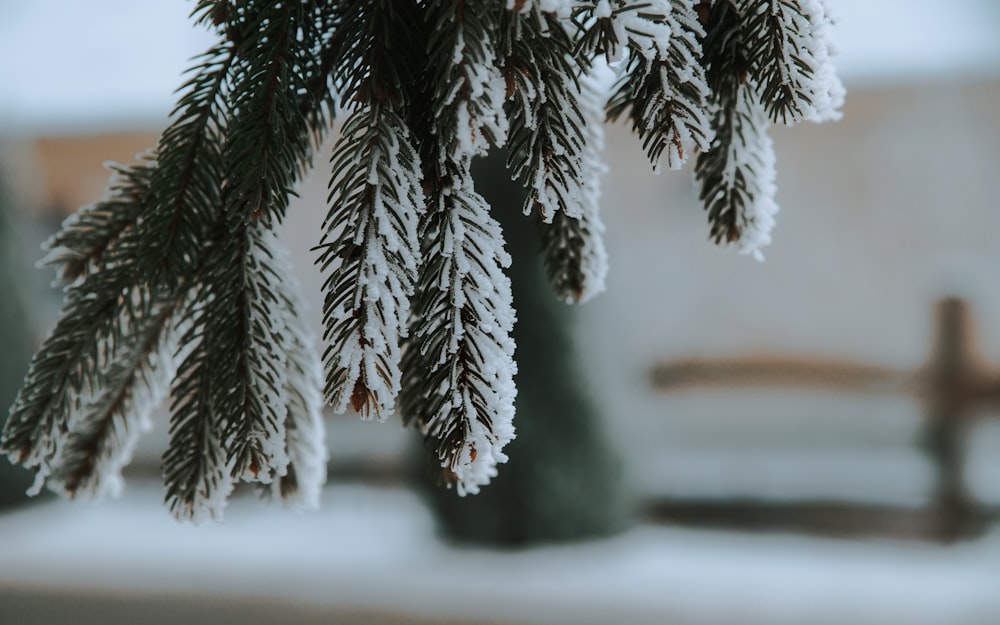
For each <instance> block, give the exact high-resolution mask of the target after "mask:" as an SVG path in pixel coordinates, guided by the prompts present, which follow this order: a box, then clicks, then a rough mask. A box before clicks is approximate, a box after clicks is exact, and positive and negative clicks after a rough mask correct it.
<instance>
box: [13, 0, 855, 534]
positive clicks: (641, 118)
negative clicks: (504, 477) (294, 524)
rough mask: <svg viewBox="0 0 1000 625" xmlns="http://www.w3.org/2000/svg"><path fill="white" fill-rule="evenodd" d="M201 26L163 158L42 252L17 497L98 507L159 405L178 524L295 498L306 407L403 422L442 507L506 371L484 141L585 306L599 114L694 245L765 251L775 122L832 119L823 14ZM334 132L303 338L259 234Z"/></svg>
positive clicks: (275, 219)
mask: <svg viewBox="0 0 1000 625" xmlns="http://www.w3.org/2000/svg"><path fill="white" fill-rule="evenodd" d="M193 18H194V20H195V22H196V23H197V24H198V25H200V26H202V27H206V28H210V29H212V30H213V31H214V32H215V33H216V34H217V35H218V40H217V43H216V44H215V45H214V46H212V47H211V48H210V49H209V50H208V51H206V52H205V54H204V55H202V56H201V57H198V59H197V62H196V65H195V66H194V67H193V68H192V69H191V72H190V74H189V78H188V80H187V82H186V83H185V84H184V85H183V86H182V88H181V90H180V98H179V100H178V103H177V106H176V108H175V109H174V111H173V114H172V116H171V120H170V125H169V126H168V128H167V129H166V130H165V131H164V133H163V135H162V136H161V138H160V140H159V142H158V144H157V145H156V146H155V147H154V148H153V149H152V150H151V151H150V153H149V155H148V157H147V158H146V159H144V160H142V161H140V162H138V163H136V164H133V165H128V166H120V167H118V168H116V171H115V175H114V178H113V181H112V184H111V186H110V191H109V193H108V195H107V197H106V198H105V199H103V200H101V201H99V202H97V203H96V204H94V205H91V206H88V207H85V208H83V209H81V210H80V211H79V213H78V214H77V215H75V216H74V217H72V218H71V219H69V220H68V221H67V222H66V224H65V225H64V227H63V229H62V231H61V232H59V233H58V234H56V235H55V236H54V237H53V238H52V239H51V240H50V241H49V243H48V249H49V254H48V256H47V261H48V263H49V264H51V265H52V266H54V267H55V268H56V270H57V272H58V276H59V279H60V280H61V281H62V282H63V284H65V303H64V305H63V309H62V314H61V317H60V320H59V322H58V324H57V325H56V327H55V329H54V330H53V331H52V333H51V335H50V336H49V337H48V338H47V339H46V340H45V342H44V343H43V344H42V346H41V348H40V349H39V351H38V352H37V353H36V354H35V357H34V359H33V361H32V364H31V366H30V370H29V372H28V375H27V377H26V379H25V382H24V385H23V387H22V388H21V391H20V393H19V395H18V397H17V399H16V401H15V403H14V405H13V407H12V408H11V413H10V417H9V419H8V421H7V424H6V426H5V428H4V430H3V438H2V451H3V452H4V453H6V454H7V455H8V456H9V457H10V458H11V459H12V460H14V461H16V462H19V463H22V464H23V465H25V466H27V467H29V468H31V469H33V470H34V471H35V473H36V476H37V479H36V484H35V488H36V490H37V489H38V488H40V487H41V486H42V485H44V484H48V485H49V487H51V488H52V489H54V490H56V491H59V492H62V493H64V494H66V495H68V496H71V497H76V496H81V497H82V496H95V495H102V494H104V493H114V492H115V491H116V490H117V488H118V486H119V483H120V471H121V468H122V466H123V465H124V464H125V463H126V462H127V461H128V459H129V458H130V457H131V454H132V449H133V446H134V444H135V441H136V438H137V436H138V434H139V433H140V432H141V431H142V430H143V429H144V428H145V427H147V425H148V420H149V414H150V412H151V410H152V408H153V407H154V406H155V405H156V404H157V403H158V402H160V401H162V400H163V399H164V397H165V396H166V395H167V390H168V389H169V390H170V391H171V392H170V396H171V398H172V399H171V417H170V426H169V431H170V442H169V446H168V449H167V450H166V453H165V454H164V456H163V472H164V478H165V481H166V488H167V505H168V506H169V508H170V510H171V511H172V512H173V514H174V515H176V516H177V517H179V518H193V519H199V518H203V517H219V516H220V515H221V513H222V510H223V508H224V506H225V503H226V498H227V496H228V494H229V493H230V492H231V490H232V488H233V486H234V484H235V483H236V482H238V481H246V482H252V483H256V484H258V485H259V486H260V488H261V489H263V490H265V491H267V492H271V493H274V494H275V495H276V496H279V497H281V498H284V499H286V500H288V501H290V502H293V503H296V502H297V503H299V504H302V505H306V506H310V505H315V503H316V501H317V498H318V493H319V487H320V485H321V484H322V482H323V480H324V478H325V459H326V455H325V450H324V448H323V444H322V422H321V420H320V413H321V408H322V403H323V398H325V399H326V401H327V402H328V403H330V404H331V405H332V406H333V408H334V409H335V410H337V411H346V410H347V409H348V408H350V409H353V410H355V411H357V412H359V413H361V415H362V416H364V417H366V418H377V419H380V420H381V419H385V418H387V417H388V416H389V415H391V414H392V413H393V412H394V410H397V409H398V410H399V412H400V414H401V417H402V419H403V421H404V422H406V423H409V424H413V425H414V426H415V427H417V428H419V429H420V430H421V431H422V432H423V433H424V435H425V437H426V438H427V439H428V443H429V444H428V446H427V448H428V449H429V450H430V453H432V454H434V458H435V462H437V463H438V464H439V465H440V467H441V473H442V476H443V478H444V481H446V482H448V483H449V484H453V485H454V486H455V487H456V489H457V491H458V492H459V493H475V492H477V491H478V490H479V489H480V487H482V486H483V485H485V484H487V483H488V482H489V480H490V478H491V477H492V476H493V475H495V474H496V470H497V465H498V464H500V463H503V462H504V461H505V460H506V456H505V455H504V452H503V449H504V446H505V445H506V443H508V442H509V441H510V440H511V439H512V438H513V437H514V424H513V417H514V397H515V388H514V384H513V374H514V372H515V368H516V365H515V363H514V343H513V341H512V339H511V331H512V328H513V325H514V321H515V311H514V309H513V306H512V304H511V288H510V282H509V279H508V278H507V276H506V275H505V268H506V267H507V266H508V265H509V263H510V258H509V256H508V254H507V252H506V251H505V249H504V241H503V238H502V234H501V230H500V228H499V227H498V225H497V223H496V222H495V220H494V219H493V217H492V216H491V215H490V211H489V206H488V205H487V203H486V201H485V200H484V199H483V197H482V196H481V195H479V193H477V191H476V189H475V187H474V185H473V181H472V176H471V164H472V162H473V160H474V159H475V158H477V157H479V156H481V155H483V154H485V153H486V152H487V150H489V149H490V148H491V147H496V148H504V149H505V150H506V154H507V163H508V166H509V168H510V170H511V172H512V173H513V176H514V178H515V179H516V180H517V181H518V182H519V183H520V184H522V185H523V186H524V188H525V189H526V200H525V202H524V205H523V212H524V213H525V215H526V218H529V219H533V220H536V221H538V222H539V223H540V225H541V228H540V230H541V233H542V234H541V237H540V239H541V249H542V254H543V261H544V266H545V268H546V273H547V275H548V277H549V280H550V282H551V284H552V287H553V290H554V292H555V295H556V297H558V298H559V299H561V300H565V301H567V302H581V301H584V300H586V299H588V298H590V297H592V296H594V295H595V294H596V293H598V292H600V291H601V290H602V289H603V288H604V276H605V273H606V258H605V252H604V247H603V245H602V243H601V239H600V237H601V232H602V230H603V226H602V223H601V219H600V216H599V215H598V190H599V184H598V180H599V176H600V174H601V172H602V171H603V165H602V163H601V160H600V154H599V147H600V145H601V142H602V136H601V123H602V118H603V117H605V116H607V117H609V118H611V119H621V118H624V119H626V120H627V121H628V123H629V124H630V125H631V126H632V128H633V129H634V131H635V133H636V134H637V135H638V137H639V139H640V140H641V142H642V146H643V148H644V149H645V151H646V153H647V154H648V156H649V159H650V161H651V163H652V165H653V167H654V168H659V167H660V166H661V165H662V164H664V163H665V164H666V165H667V167H668V168H672V169H676V168H679V167H681V166H682V164H683V163H684V162H686V161H687V160H689V159H693V160H694V161H695V167H694V170H695V178H696V180H697V183H698V185H699V187H700V195H701V199H702V200H703V201H704V204H705V208H706V210H707V214H708V220H709V225H710V229H709V233H710V237H711V238H712V239H713V240H714V241H716V242H718V243H723V244H726V245H731V246H733V247H734V248H735V249H737V250H739V251H740V252H743V253H748V254H752V255H755V256H759V254H760V249H761V248H762V247H763V246H765V245H766V244H767V243H768V241H769V240H770V230H771V226H772V225H773V222H774V214H775V212H776V211H777V206H776V204H775V202H774V192H775V185H774V155H773V151H772V146H771V141H770V139H769V138H768V136H767V129H768V125H769V124H770V123H773V122H780V123H785V124H792V123H795V122H798V121H802V120H813V121H821V120H825V119H831V118H834V117H836V116H837V114H838V113H837V109H838V107H839V105H840V103H841V101H842V99H843V89H842V87H841V85H840V83H839V81H838V80H837V78H836V75H835V73H834V70H833V67H832V66H831V44H830V42H829V40H828V37H827V35H828V31H829V27H830V18H829V16H828V14H827V12H826V9H825V7H824V4H823V2H822V0H714V1H709V0H702V1H696V0H506V1H505V0H289V1H285V0H282V1H280V2H275V1H273V0H267V1H264V0H241V1H235V0H199V1H198V2H197V3H196V7H195V9H194V12H193ZM609 68H610V72H613V73H615V74H616V75H617V78H616V80H615V81H614V82H613V84H612V85H611V86H610V89H607V88H605V87H603V86H602V85H603V84H604V82H605V81H601V80H595V75H604V74H608V73H609ZM335 121H336V122H340V123H342V124H343V125H342V130H341V133H340V136H339V137H338V139H337V142H336V145H335V148H334V155H333V159H332V163H331V165H330V167H329V172H330V173H329V177H330V196H329V206H328V207H327V217H326V220H325V224H324V232H323V233H322V234H321V235H320V237H319V240H318V241H317V242H316V243H317V248H316V249H317V262H318V263H319V264H320V266H321V267H322V270H323V273H324V275H325V277H326V279H325V282H324V285H323V296H324V303H323V329H322V336H321V339H320V340H318V341H317V340H315V339H313V338H312V336H311V334H312V333H311V332H310V329H308V328H305V327H303V324H302V321H301V320H300V317H299V315H298V309H299V308H300V303H299V295H298V294H297V292H296V291H295V287H294V284H293V282H292V280H290V279H289V268H288V266H287V263H286V261H285V260H284V253H283V252H282V250H281V249H280V248H279V246H278V243H277V241H276V238H275V235H274V230H275V228H276V226H278V225H279V224H280V223H281V221H282V219H283V218H284V216H285V212H286V210H287V208H288V205H289V200H290V198H291V196H292V195H293V193H294V189H295V186H296V184H297V183H298V181H299V179H300V178H301V176H302V175H303V173H304V172H306V171H307V170H310V169H311V168H312V165H313V163H312V160H313V157H314V154H315V150H316V146H317V145H318V144H319V142H320V141H321V139H322V138H323V137H324V136H325V135H326V133H327V132H328V131H329V130H330V129H331V128H332V127H333V124H334V122H335ZM317 347H318V349H317ZM317 353H321V354H322V356H321V357H317V355H316V354H317Z"/></svg>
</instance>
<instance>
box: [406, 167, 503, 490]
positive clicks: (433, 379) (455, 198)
mask: <svg viewBox="0 0 1000 625" xmlns="http://www.w3.org/2000/svg"><path fill="white" fill-rule="evenodd" d="M444 174H445V175H446V176H447V177H444V178H442V179H441V180H440V181H439V186H438V187H437V188H436V189H435V194H434V196H433V198H432V201H431V205H430V207H429V209H428V213H427V215H426V218H425V221H424V223H423V225H422V229H421V240H422V241H423V242H424V244H423V254H424V259H425V260H424V264H423V267H422V268H421V274H420V284H419V287H418V290H417V293H418V294H419V295H418V297H417V298H416V299H415V303H414V310H413V314H412V321H411V335H412V336H411V337H410V339H409V342H408V343H407V347H406V351H405V354H404V357H403V371H404V374H405V379H404V385H403V392H402V394H401V395H400V399H401V407H402V410H403V418H404V422H406V423H414V424H416V425H417V426H418V427H419V428H420V430H421V431H422V432H423V433H424V435H425V437H426V438H427V439H428V442H429V443H431V444H432V445H433V446H434V453H435V454H436V456H437V459H438V461H439V462H440V465H441V468H442V476H443V479H444V481H445V482H447V483H449V484H451V483H454V484H456V487H457V490H458V493H459V494H460V495H464V494H466V493H476V492H478V491H479V487H480V486H482V485H484V484H486V483H488V482H489V480H490V478H491V477H492V476H494V475H495V474H496V465H497V464H499V463H502V462H505V461H506V460H507V456H506V455H504V453H503V451H502V450H503V447H504V446H505V445H506V444H507V443H508V442H509V441H510V440H511V439H513V437H514V427H513V424H512V419H513V416H514V396H515V395H516V390H515V388H514V381H513V375H514V373H515V371H516V370H517V365H516V364H515V363H514V361H513V353H514V342H513V340H512V339H511V337H510V333H511V330H512V328H513V325H514V310H513V307H512V301H511V291H510V280H509V279H508V278H507V276H506V275H504V273H503V271H502V267H507V266H509V265H510V257H509V256H508V255H507V253H506V252H505V251H504V250H503V247H502V241H503V238H502V234H501V232H500V227H499V225H498V224H497V223H496V221H495V220H494V219H493V218H492V217H491V216H490V215H489V206H488V205H487V204H486V202H485V200H483V198H482V197H481V196H480V195H479V194H478V193H476V192H475V190H474V189H473V183H472V177H471V175H470V174H469V172H468V170H462V169H455V168H452V169H450V170H449V171H446V172H444Z"/></svg>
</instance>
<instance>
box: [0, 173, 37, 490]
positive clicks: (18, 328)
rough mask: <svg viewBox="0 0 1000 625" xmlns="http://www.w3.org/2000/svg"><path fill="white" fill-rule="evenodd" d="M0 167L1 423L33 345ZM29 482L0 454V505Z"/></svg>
mask: <svg viewBox="0 0 1000 625" xmlns="http://www.w3.org/2000/svg"><path fill="white" fill-rule="evenodd" d="M5 183H6V180H5V178H4V175H3V172H2V171H0V345H2V346H3V349H0V406H3V411H2V412H0V424H2V423H3V421H4V420H6V418H7V407H8V406H10V405H11V403H13V401H14V397H15V395H16V394H17V389H18V387H19V386H20V385H21V380H22V378H23V377H24V373H25V371H27V369H28V362H29V361H30V360H31V351H32V349H33V347H34V346H33V345H32V341H31V337H32V332H31V331H30V328H29V323H28V317H27V314H26V311H25V304H26V303H25V298H24V297H23V295H22V288H21V281H22V280H24V276H26V275H34V273H32V272H29V271H27V269H28V267H26V266H25V265H26V263H24V262H23V258H24V257H23V252H24V250H23V249H22V248H21V246H20V245H19V244H18V240H19V238H18V236H17V233H18V232H19V229H18V227H17V216H16V215H14V214H13V212H12V208H11V194H10V190H9V189H8V188H7V185H6V184H5ZM30 485H31V472H30V471H27V470H25V469H23V468H21V467H17V466H12V465H11V464H10V461H9V460H8V459H7V458H6V457H5V456H3V455H0V508H4V507H7V506H9V505H11V504H14V503H17V502H19V501H22V500H24V499H25V498H26V495H25V491H26V490H27V489H28V487H29V486H30Z"/></svg>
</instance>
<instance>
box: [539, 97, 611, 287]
mask: <svg viewBox="0 0 1000 625" xmlns="http://www.w3.org/2000/svg"><path fill="white" fill-rule="evenodd" d="M592 83H593V81H592V80H590V79H589V78H586V77H585V78H584V79H583V80H581V86H582V87H583V95H584V98H583V100H582V101H583V103H584V106H583V107H582V108H583V112H584V115H585V118H586V120H587V125H586V135H585V137H586V147H587V149H586V151H585V152H584V154H583V156H584V158H583V161H582V163H581V170H582V179H581V183H582V185H583V190H582V192H581V194H580V195H581V198H582V199H583V202H582V211H581V213H580V216H579V217H576V218H573V217H569V216H568V215H566V213H564V212H559V213H556V215H555V216H554V217H553V218H552V223H551V224H545V223H540V224H539V226H540V227H539V236H540V240H541V251H542V264H543V266H544V268H545V274H546V276H547V277H548V280H549V284H550V285H551V286H552V290H553V291H554V292H555V294H556V297H558V298H559V299H561V300H563V301H565V302H567V303H574V304H575V303H582V302H585V301H587V300H589V299H591V298H592V297H594V296H595V295H597V294H599V293H601V292H602V291H604V280H605V277H606V276H607V273H608V257H607V252H606V250H605V249H604V239H603V236H602V235H603V234H604V223H603V222H602V221H601V217H600V201H599V200H600V195H601V188H600V181H601V176H602V175H603V174H604V173H605V172H606V170H607V167H605V165H604V163H603V161H601V156H600V155H601V152H602V151H603V149H604V132H603V129H602V128H601V117H602V113H603V111H602V106H601V100H600V98H601V96H600V94H599V93H598V91H597V88H596V87H595V86H594V85H593V84H592Z"/></svg>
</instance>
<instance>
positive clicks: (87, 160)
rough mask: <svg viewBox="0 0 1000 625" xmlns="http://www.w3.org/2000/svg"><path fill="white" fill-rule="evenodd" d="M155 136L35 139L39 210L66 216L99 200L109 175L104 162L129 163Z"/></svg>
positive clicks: (127, 134)
mask: <svg viewBox="0 0 1000 625" xmlns="http://www.w3.org/2000/svg"><path fill="white" fill-rule="evenodd" d="M158 137H159V133H157V132H156V131H149V130H136V131H129V132H114V133H105V134H94V135H71V136H52V137H39V138H37V139H35V140H34V141H33V148H34V150H33V151H34V158H35V159H36V160H37V162H38V165H39V168H40V170H41V176H42V184H43V185H44V189H45V191H44V194H43V195H42V199H41V202H42V208H43V209H45V210H52V211H57V212H61V213H66V214H68V213H71V212H73V211H75V210H76V209H77V208H78V207H80V206H83V205H85V204H90V203H91V202H95V201H97V200H99V199H100V198H101V196H102V195H104V190H105V187H106V186H107V183H108V177H109V175H110V172H109V171H108V169H107V167H105V163H107V162H109V161H111V162H115V163H131V162H132V161H133V160H134V159H135V157H136V155H138V154H140V153H142V152H145V151H146V150H149V149H150V148H153V147H154V146H155V145H156V140H157V138H158Z"/></svg>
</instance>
